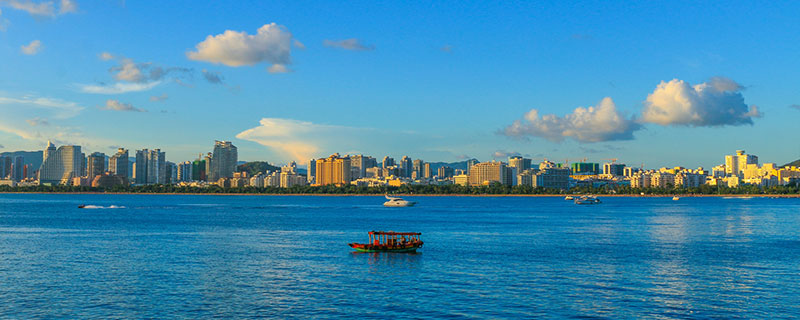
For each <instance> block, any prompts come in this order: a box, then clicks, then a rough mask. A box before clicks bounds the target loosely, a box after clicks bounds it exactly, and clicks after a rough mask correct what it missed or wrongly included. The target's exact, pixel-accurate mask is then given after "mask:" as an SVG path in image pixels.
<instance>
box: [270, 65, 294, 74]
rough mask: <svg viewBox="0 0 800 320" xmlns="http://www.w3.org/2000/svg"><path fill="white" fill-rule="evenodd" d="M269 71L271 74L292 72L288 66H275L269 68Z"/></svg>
mask: <svg viewBox="0 0 800 320" xmlns="http://www.w3.org/2000/svg"><path fill="white" fill-rule="evenodd" d="M267 71H268V72H269V73H288V72H290V71H291V70H289V68H286V65H282V64H273V65H271V66H270V67H269V68H267Z"/></svg>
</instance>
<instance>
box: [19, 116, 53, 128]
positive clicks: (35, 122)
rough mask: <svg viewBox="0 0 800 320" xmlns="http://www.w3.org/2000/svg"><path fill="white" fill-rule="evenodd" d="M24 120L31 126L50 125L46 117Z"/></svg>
mask: <svg viewBox="0 0 800 320" xmlns="http://www.w3.org/2000/svg"><path fill="white" fill-rule="evenodd" d="M25 122H27V123H28V124H29V125H31V127H35V126H47V125H50V122H48V121H47V119H42V118H39V117H36V118H33V119H28V120H25Z"/></svg>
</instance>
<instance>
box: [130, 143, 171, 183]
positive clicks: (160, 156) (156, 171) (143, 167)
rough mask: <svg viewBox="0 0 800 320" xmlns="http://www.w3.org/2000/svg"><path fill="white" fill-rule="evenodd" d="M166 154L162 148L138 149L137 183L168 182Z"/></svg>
mask: <svg viewBox="0 0 800 320" xmlns="http://www.w3.org/2000/svg"><path fill="white" fill-rule="evenodd" d="M166 162H167V160H166V155H165V153H164V152H161V149H153V150H147V149H143V150H136V166H134V168H135V171H136V174H135V175H136V184H166V183H167V181H168V178H167V164H166Z"/></svg>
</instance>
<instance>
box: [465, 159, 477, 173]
mask: <svg viewBox="0 0 800 320" xmlns="http://www.w3.org/2000/svg"><path fill="white" fill-rule="evenodd" d="M478 163H480V161H478V159H469V160H467V174H469V170H470V168H472V166H474V165H476V164H478Z"/></svg>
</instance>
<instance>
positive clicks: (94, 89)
mask: <svg viewBox="0 0 800 320" xmlns="http://www.w3.org/2000/svg"><path fill="white" fill-rule="evenodd" d="M159 84H161V81H153V82H148V83H129V82H117V83H114V84H79V85H78V87H79V89H80V91H81V92H84V93H94V94H121V93H128V92H139V91H147V90H150V89H152V88H155V87H156V86H158V85H159Z"/></svg>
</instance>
